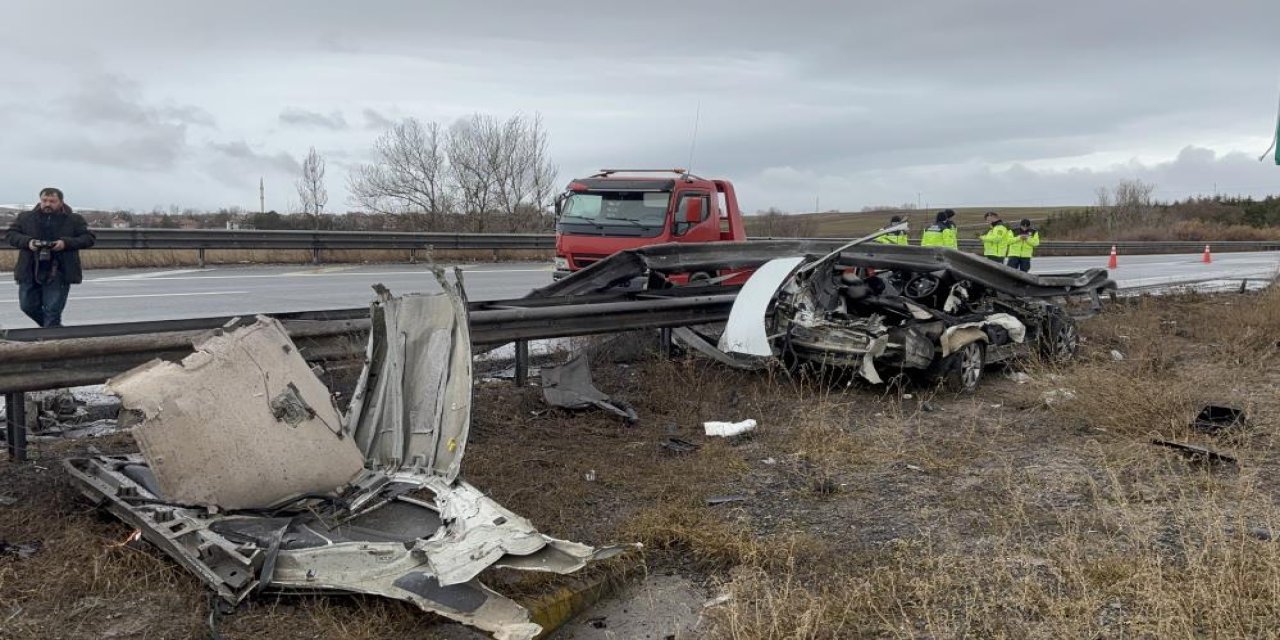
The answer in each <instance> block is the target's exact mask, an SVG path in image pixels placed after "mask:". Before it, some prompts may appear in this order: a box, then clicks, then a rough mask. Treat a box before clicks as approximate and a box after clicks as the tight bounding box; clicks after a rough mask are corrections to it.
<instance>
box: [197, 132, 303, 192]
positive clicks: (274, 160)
mask: <svg viewBox="0 0 1280 640" xmlns="http://www.w3.org/2000/svg"><path fill="white" fill-rule="evenodd" d="M207 147H208V150H209V151H211V152H212V153H211V154H209V157H208V158H206V160H205V163H204V164H205V170H206V171H207V172H208V173H209V175H211V176H213V177H214V178H216V179H217V180H219V181H221V182H223V183H224V184H226V185H229V186H233V187H245V186H248V185H256V184H257V183H258V179H259V178H262V177H264V176H272V177H276V178H288V179H292V178H294V177H296V176H297V175H298V173H299V172H301V171H302V165H301V164H299V163H298V161H297V160H296V159H294V157H293V156H291V155H289V154H287V153H284V152H276V153H270V152H262V151H257V150H255V149H254V148H253V147H251V146H249V143H247V142H245V141H243V140H236V141H232V142H210V143H209V144H208V145H207Z"/></svg>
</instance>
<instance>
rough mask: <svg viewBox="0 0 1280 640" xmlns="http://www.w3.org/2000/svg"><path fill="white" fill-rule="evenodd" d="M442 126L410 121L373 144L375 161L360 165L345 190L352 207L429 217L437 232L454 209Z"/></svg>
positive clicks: (388, 132)
mask: <svg viewBox="0 0 1280 640" xmlns="http://www.w3.org/2000/svg"><path fill="white" fill-rule="evenodd" d="M444 138H445V135H444V132H443V131H442V129H441V127H440V125H439V124H437V123H435V122H429V123H426V124H423V123H422V122H420V121H419V120H418V119H416V118H406V119H404V120H401V121H400V122H398V123H396V124H394V125H392V127H391V128H390V129H388V130H387V131H386V132H385V133H383V134H382V135H381V136H379V137H378V139H377V140H376V141H375V142H374V143H373V149H374V161H373V162H372V163H370V164H365V165H360V166H358V167H356V168H355V169H354V170H353V171H352V172H351V175H350V176H349V177H348V180H347V183H348V184H347V186H348V190H349V191H350V192H351V200H352V203H353V204H355V205H357V206H361V207H364V208H365V209H369V210H371V211H376V212H378V213H410V214H418V213H421V214H426V218H427V219H426V228H427V229H429V230H430V229H438V228H439V226H440V222H441V216H443V215H445V214H446V213H448V212H449V211H450V210H451V208H452V188H451V185H450V180H449V165H448V160H447V158H446V156H445V153H444Z"/></svg>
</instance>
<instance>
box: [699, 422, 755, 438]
mask: <svg viewBox="0 0 1280 640" xmlns="http://www.w3.org/2000/svg"><path fill="white" fill-rule="evenodd" d="M702 428H703V430H704V431H705V432H706V434H707V435H709V436H716V437H720V438H732V437H733V436H740V435H742V434H744V433H747V432H748V431H754V430H755V428H756V421H755V419H754V418H747V419H746V420H741V421H739V422H720V421H716V420H711V421H708V422H704V423H702Z"/></svg>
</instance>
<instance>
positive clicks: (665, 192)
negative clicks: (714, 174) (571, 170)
mask: <svg viewBox="0 0 1280 640" xmlns="http://www.w3.org/2000/svg"><path fill="white" fill-rule="evenodd" d="M746 238H747V234H746V229H745V227H744V226H743V222H742V212H741V211H739V210H738V199H737V195H736V194H735V193H734V190H733V184H732V183H730V182H729V181H728V180H710V179H706V178H701V177H698V176H695V175H693V174H691V173H689V172H688V171H685V170H684V169H604V170H601V171H600V172H599V173H596V174H594V175H592V176H590V177H587V178H579V179H576V180H574V181H572V182H570V183H569V186H568V187H567V188H566V189H565V191H564V193H563V194H562V195H561V196H560V197H559V198H557V200H556V258H555V264H556V273H555V277H556V278H557V279H559V278H562V277H564V276H565V275H568V274H569V273H572V272H574V271H577V270H579V269H582V268H583V267H586V266H587V265H590V264H591V263H593V262H596V261H598V260H602V259H604V258H607V257H609V256H611V255H613V254H614V253H617V252H618V251H623V250H626V249H635V248H638V247H645V246H649V245H655V244H664V243H668V242H741V241H745V240H746ZM712 276H713V274H686V276H685V278H686V279H688V278H692V279H701V278H702V277H712Z"/></svg>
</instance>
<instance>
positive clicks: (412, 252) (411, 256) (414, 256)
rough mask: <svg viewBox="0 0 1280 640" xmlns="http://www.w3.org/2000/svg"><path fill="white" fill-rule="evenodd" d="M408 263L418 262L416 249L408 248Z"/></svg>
mask: <svg viewBox="0 0 1280 640" xmlns="http://www.w3.org/2000/svg"><path fill="white" fill-rule="evenodd" d="M409 264H418V250H417V249H410V250H409Z"/></svg>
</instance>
